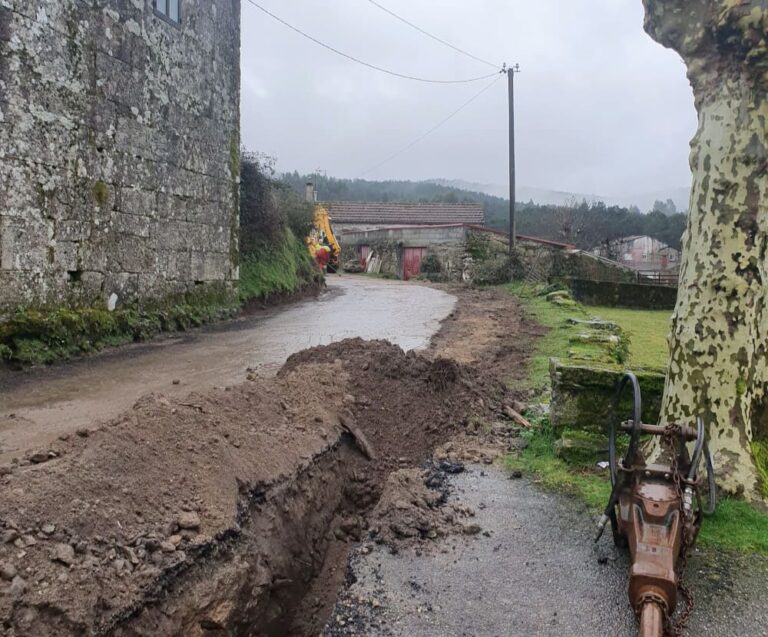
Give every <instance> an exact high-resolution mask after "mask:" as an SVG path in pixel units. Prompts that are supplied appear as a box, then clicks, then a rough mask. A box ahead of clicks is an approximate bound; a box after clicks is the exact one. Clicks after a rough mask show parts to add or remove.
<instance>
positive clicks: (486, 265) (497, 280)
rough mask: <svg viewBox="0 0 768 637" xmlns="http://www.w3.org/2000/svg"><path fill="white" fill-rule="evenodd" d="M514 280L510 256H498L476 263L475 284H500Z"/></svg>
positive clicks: (473, 277) (473, 279) (473, 278)
mask: <svg viewBox="0 0 768 637" xmlns="http://www.w3.org/2000/svg"><path fill="white" fill-rule="evenodd" d="M511 280H512V270H511V264H510V260H509V257H507V256H502V255H499V256H496V257H494V258H492V259H487V260H484V261H479V262H477V263H476V264H475V268H474V272H473V276H472V281H473V283H475V285H500V284H502V283H509V282H510V281H511Z"/></svg>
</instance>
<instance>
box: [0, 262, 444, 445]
mask: <svg viewBox="0 0 768 637" xmlns="http://www.w3.org/2000/svg"><path fill="white" fill-rule="evenodd" d="M455 304H456V298H455V297H453V296H451V295H450V294H446V293H445V292H441V291H439V290H435V289H433V288H429V287H424V286H421V285H418V284H412V283H403V282H401V281H386V280H381V279H374V278H370V277H364V276H337V275H331V276H329V277H328V291H327V292H326V293H324V294H323V295H321V296H320V297H319V298H317V299H309V300H305V301H301V302H298V303H294V304H291V305H287V306H283V307H278V308H275V309H273V310H269V311H265V312H260V313H258V314H257V315H254V316H248V317H243V318H241V319H237V320H234V321H229V322H227V323H224V324H221V325H218V326H215V327H212V328H208V329H203V330H195V331H193V332H190V333H188V334H184V335H180V336H178V337H173V338H167V339H161V340H158V341H155V342H152V343H146V344H141V345H131V346H127V347H123V348H119V349H117V350H112V351H108V352H104V353H102V354H98V355H95V356H89V357H87V358H84V359H81V360H78V361H74V362H72V363H65V364H61V365H56V366H54V367H51V368H47V369H46V368H42V369H37V370H32V371H30V372H27V373H21V374H15V375H13V376H12V377H11V378H7V379H5V383H4V384H2V385H0V460H2V459H8V458H10V457H13V456H15V455H21V454H22V453H23V452H24V451H25V450H27V449H32V448H36V447H39V446H42V445H45V444H47V443H48V442H49V441H50V440H52V439H54V438H56V436H58V435H60V434H62V433H65V432H71V431H74V430H75V429H77V428H78V427H82V426H87V425H89V424H90V423H94V422H99V421H104V420H108V419H110V418H113V417H115V416H117V415H118V414H120V413H121V412H123V411H124V410H126V409H129V408H130V407H131V406H132V405H133V404H134V403H135V402H136V400H137V399H138V398H139V397H140V396H142V395H144V394H147V393H149V392H161V393H163V394H166V395H170V396H177V397H180V396H186V395H187V394H189V393H190V392H193V391H205V390H207V389H209V388H211V387H213V386H219V387H221V386H226V385H234V384H238V383H240V382H242V381H243V380H244V378H245V373H246V369H247V368H253V369H256V370H258V371H260V372H261V373H265V374H274V373H276V372H277V370H278V369H279V368H280V367H281V366H282V364H283V363H284V362H285V359H286V358H288V356H290V355H291V354H294V353H295V352H298V351H300V350H303V349H305V348H307V347H313V346H316V345H325V344H328V343H331V342H335V341H340V340H343V339H345V338H352V337H358V336H359V337H362V338H365V339H387V340H389V341H391V342H393V343H395V344H397V345H400V346H401V347H402V348H403V349H406V350H407V349H415V348H420V347H424V346H426V345H427V344H428V343H429V340H430V338H431V337H432V335H433V334H434V333H435V332H436V331H437V330H438V329H439V327H440V322H441V321H442V320H443V319H444V318H445V317H446V316H448V315H449V314H450V313H451V312H452V311H453V308H454V306H455ZM174 381H177V383H176V384H175V383H174Z"/></svg>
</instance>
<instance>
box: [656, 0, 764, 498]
mask: <svg viewBox="0 0 768 637" xmlns="http://www.w3.org/2000/svg"><path fill="white" fill-rule="evenodd" d="M644 4H645V9H646V25H645V26H646V30H647V31H648V33H649V34H650V35H651V36H652V37H653V38H654V39H656V40H657V41H658V42H660V43H661V44H663V45H664V46H667V47H670V48H672V49H674V50H676V51H677V52H678V53H680V55H681V56H682V57H683V60H684V61H685V63H686V65H687V66H688V77H689V79H690V81H691V84H692V86H693V90H694V95H695V98H696V109H697V111H698V115H699V128H698V132H697V133H696V136H695V138H694V139H693V142H692V144H691V148H692V151H691V169H692V171H693V191H692V193H691V202H690V208H689V213H688V225H687V229H686V232H685V235H684V237H683V257H682V265H681V274H680V290H679V294H678V299H677V306H676V308H675V312H674V315H673V319H672V332H671V334H670V340H669V342H670V366H669V372H668V376H667V382H666V387H665V391H664V403H663V408H662V418H663V420H665V421H666V422H681V423H686V424H693V421H694V419H695V417H696V416H697V415H702V416H703V417H704V418H705V422H707V425H708V436H709V446H710V449H711V451H712V453H713V457H714V461H715V471H716V474H717V476H718V484H719V486H720V487H721V488H722V489H724V490H725V491H727V492H729V493H734V494H738V495H741V496H743V497H745V498H747V499H749V500H754V499H757V498H760V497H761V495H762V494H763V493H765V491H764V488H765V485H762V484H761V480H760V478H759V476H760V471H759V469H758V465H757V463H756V461H755V457H754V453H753V451H754V449H755V448H756V445H755V443H756V442H757V443H758V444H759V441H765V440H767V439H768V426H766V425H767V422H766V421H767V420H768V409H767V407H768V400H767V399H766V396H767V393H766V389H767V388H768V387H767V384H768V364H767V357H768V351H767V350H768V311H767V310H766V302H767V301H768V289H767V288H766V283H768V264H767V263H766V249H767V248H768V243H767V242H768V133H767V132H766V131H768V100H766V87H768V51H767V50H766V42H767V41H768V8H766V3H765V2H764V0H644Z"/></svg>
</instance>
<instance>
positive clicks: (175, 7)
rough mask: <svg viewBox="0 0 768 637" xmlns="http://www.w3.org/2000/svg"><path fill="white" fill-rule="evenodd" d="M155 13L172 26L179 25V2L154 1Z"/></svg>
mask: <svg viewBox="0 0 768 637" xmlns="http://www.w3.org/2000/svg"><path fill="white" fill-rule="evenodd" d="M155 13H156V14H157V15H159V16H160V17H161V18H164V19H165V20H167V21H168V22H173V24H180V23H181V0H155Z"/></svg>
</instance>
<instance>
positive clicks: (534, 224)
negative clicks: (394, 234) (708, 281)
mask: <svg viewBox="0 0 768 637" xmlns="http://www.w3.org/2000/svg"><path fill="white" fill-rule="evenodd" d="M280 180H281V181H282V183H284V184H285V185H286V186H287V187H289V188H290V189H291V190H293V191H294V192H296V193H303V192H304V187H305V185H306V183H307V182H308V181H311V182H313V183H314V184H315V187H316V188H317V191H318V193H319V198H320V200H322V201H383V202H390V201H391V202H417V203H479V204H481V205H482V206H483V210H484V211H485V222H486V225H488V226H490V227H492V228H498V229H504V230H506V229H508V228H509V202H508V200H507V199H504V198H502V197H495V196H493V195H487V194H485V193H481V192H471V191H468V190H461V189H459V188H454V187H451V186H444V185H440V184H434V183H431V182H428V181H368V180H365V179H339V178H336V177H327V176H325V175H302V174H299V173H298V172H296V171H294V172H292V173H284V174H283V175H281V177H280ZM685 223H686V215H685V214H683V213H679V212H677V210H676V208H675V205H674V203H673V202H671V201H667V202H661V201H659V202H656V203H655V204H654V208H653V210H651V211H650V212H648V213H645V214H644V213H642V212H641V211H640V210H639V209H637V208H634V207H633V208H625V207H621V206H607V205H605V204H604V203H602V202H596V203H594V202H593V203H589V202H586V201H581V202H579V201H571V202H568V203H567V204H566V205H563V206H553V205H540V204H535V203H533V202H532V201H531V202H528V203H519V204H518V206H517V232H518V233H520V234H523V235H529V236H534V237H540V238H542V239H549V240H550V241H561V242H564V243H571V244H573V245H575V246H577V247H579V248H581V249H583V250H591V249H593V248H596V247H599V246H607V245H609V244H611V243H612V242H615V241H616V240H617V239H620V238H622V237H627V236H631V235H648V236H650V237H653V238H654V239H658V240H659V241H661V242H662V243H665V244H667V245H669V246H671V247H673V248H677V249H679V248H680V240H681V238H682V234H683V230H684V229H685Z"/></svg>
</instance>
